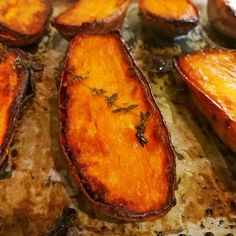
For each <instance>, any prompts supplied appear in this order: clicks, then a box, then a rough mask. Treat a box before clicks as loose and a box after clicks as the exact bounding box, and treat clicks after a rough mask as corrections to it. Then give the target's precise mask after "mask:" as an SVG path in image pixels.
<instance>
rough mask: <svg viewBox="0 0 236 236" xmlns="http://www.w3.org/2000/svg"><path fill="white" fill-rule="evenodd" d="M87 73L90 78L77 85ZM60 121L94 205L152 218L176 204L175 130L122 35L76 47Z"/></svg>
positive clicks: (69, 155)
mask: <svg viewBox="0 0 236 236" xmlns="http://www.w3.org/2000/svg"><path fill="white" fill-rule="evenodd" d="M95 55H99V60H97V56H95ZM68 68H73V70H71V71H70V72H69V73H68ZM131 68H132V71H133V73H132V75H131V74H130V69H131ZM69 70H70V69H69ZM87 71H89V76H88V77H87V78H86V79H85V80H81V79H78V80H77V82H76V83H71V81H72V80H73V78H74V77H75V76H76V75H84V74H86V72H87ZM65 83H66V84H67V86H63V85H64V84H65ZM95 89H96V90H95ZM134 89H135V93H134V92H133V91H134ZM101 91H102V92H101ZM62 107H63V109H62ZM59 120H60V140H61V144H62V147H63V150H64V155H65V158H66V160H67V162H68V165H69V168H70V170H71V172H72V174H73V176H74V178H75V179H76V181H77V183H78V186H79V187H80V190H81V191H82V193H83V194H84V195H85V197H86V198H87V199H88V200H89V202H90V203H91V204H92V205H93V206H95V207H96V208H98V209H99V210H101V211H102V212H104V213H106V214H108V215H110V216H112V217H115V218H120V219H124V220H145V219H151V218H156V217H158V216H161V215H162V214H164V213H165V212H166V211H167V210H169V209H170V208H171V207H172V206H173V205H174V204H175V199H174V191H175V157H174V153H173V151H172V148H171V143H170V139H169V135H168V131H167V129H166V127H165V124H164V122H163V120H162V117H161V114H160V111H159V109H158V107H157V105H156V104H155V102H154V99H153V97H152V94H151V90H150V87H149V85H148V82H147V80H146V79H145V78H144V76H143V74H142V73H141V71H140V70H139V69H138V68H137V66H136V65H135V64H134V62H133V60H132V58H131V56H130V54H129V52H128V50H127V48H126V47H125V46H124V44H123V43H122V41H121V39H120V35H119V33H117V32H113V33H106V34H94V33H93V34H88V33H87V34H82V35H78V36H77V37H76V38H75V39H74V40H73V41H72V42H71V44H70V47H69V49H68V52H67V57H66V59H65V62H64V69H63V72H62V74H61V81H60V105H59ZM131 170H133V171H131ZM148 176H149V177H150V178H149V177H148ZM124 185H126V186H128V188H127V187H126V188H124V187H123V186H124Z"/></svg>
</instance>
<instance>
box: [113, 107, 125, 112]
mask: <svg viewBox="0 0 236 236" xmlns="http://www.w3.org/2000/svg"><path fill="white" fill-rule="evenodd" d="M122 111H124V108H117V109H115V110H113V111H112V112H113V113H118V112H122Z"/></svg>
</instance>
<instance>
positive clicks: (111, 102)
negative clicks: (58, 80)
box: [65, 67, 150, 147]
mask: <svg viewBox="0 0 236 236" xmlns="http://www.w3.org/2000/svg"><path fill="white" fill-rule="evenodd" d="M65 70H66V71H67V72H69V73H70V74H71V75H73V76H74V77H73V78H72V83H77V82H81V83H82V84H83V85H84V86H85V87H87V88H88V89H89V90H90V91H91V92H92V94H93V95H98V96H103V97H104V98H105V99H106V102H107V104H108V106H109V107H115V108H116V109H114V110H112V112H113V113H120V112H124V113H127V112H130V113H132V114H134V115H135V116H137V117H140V121H141V122H140V124H139V125H137V126H136V127H135V128H136V130H137V131H136V134H135V136H136V138H137V140H138V142H139V143H140V144H141V145H142V147H144V146H145V145H146V144H148V140H147V138H146V137H145V136H144V134H145V130H146V124H147V121H148V118H149V116H150V112H149V111H147V112H146V113H145V114H144V113H143V112H141V113H140V115H139V114H137V113H135V112H134V111H133V110H134V109H135V108H137V107H138V105H137V104H131V105H128V106H126V107H124V106H120V105H117V104H116V101H117V100H118V94H117V93H114V94H112V95H111V96H107V95H106V94H107V91H106V90H104V89H102V88H93V87H90V86H88V85H87V83H86V82H85V81H84V80H86V78H87V76H83V75H77V74H75V72H74V71H75V68H73V67H67V68H65Z"/></svg>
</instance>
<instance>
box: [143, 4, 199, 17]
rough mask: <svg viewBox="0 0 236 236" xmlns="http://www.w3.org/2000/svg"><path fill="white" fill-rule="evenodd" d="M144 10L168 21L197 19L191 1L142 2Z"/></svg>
mask: <svg viewBox="0 0 236 236" xmlns="http://www.w3.org/2000/svg"><path fill="white" fill-rule="evenodd" d="M140 4H141V5H142V8H143V9H144V10H146V11H150V12H151V13H153V14H154V15H157V16H160V17H162V18H166V19H175V20H185V19H186V20H188V19H189V18H190V19H191V18H193V17H196V10H195V8H194V7H193V5H192V4H190V2H189V0H175V1H173V0H164V1H160V0H140Z"/></svg>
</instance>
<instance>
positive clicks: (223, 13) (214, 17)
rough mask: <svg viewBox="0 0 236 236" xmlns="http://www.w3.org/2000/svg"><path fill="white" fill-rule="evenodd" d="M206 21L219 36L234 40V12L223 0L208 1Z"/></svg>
mask: <svg viewBox="0 0 236 236" xmlns="http://www.w3.org/2000/svg"><path fill="white" fill-rule="evenodd" d="M207 14H208V19H209V21H210V23H211V25H212V27H213V28H214V29H215V30H216V31H217V32H218V33H220V34H222V35H225V36H227V37H229V38H232V39H236V31H235V29H236V12H235V11H234V10H233V8H232V7H231V6H230V5H229V4H226V1H223V0H208V4H207Z"/></svg>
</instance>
